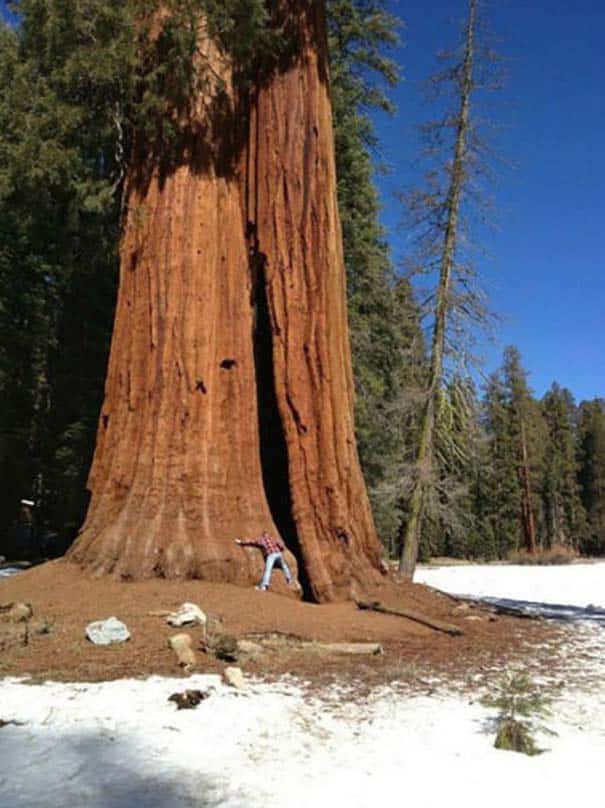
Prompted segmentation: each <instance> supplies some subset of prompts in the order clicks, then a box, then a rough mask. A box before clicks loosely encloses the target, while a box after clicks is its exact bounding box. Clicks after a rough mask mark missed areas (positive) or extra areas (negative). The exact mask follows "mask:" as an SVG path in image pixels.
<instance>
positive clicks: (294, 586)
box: [288, 578, 302, 592]
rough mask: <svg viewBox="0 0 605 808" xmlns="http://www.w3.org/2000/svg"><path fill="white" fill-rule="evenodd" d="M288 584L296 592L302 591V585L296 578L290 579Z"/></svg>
mask: <svg viewBox="0 0 605 808" xmlns="http://www.w3.org/2000/svg"><path fill="white" fill-rule="evenodd" d="M288 586H289V587H290V589H294V591H295V592H302V586H301V585H300V584H299V583H298V581H297V580H295V579H294V578H292V579H291V580H289V581H288Z"/></svg>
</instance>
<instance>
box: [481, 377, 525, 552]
mask: <svg viewBox="0 0 605 808" xmlns="http://www.w3.org/2000/svg"><path fill="white" fill-rule="evenodd" d="M483 406H484V424H485V430H486V433H487V435H488V457H487V462H486V466H485V468H486V477H487V479H488V480H489V483H488V485H487V486H486V490H485V492H484V493H485V498H484V500H483V501H482V502H483V503H484V505H483V507H484V513H486V514H487V519H488V521H489V523H490V525H491V533H492V535H493V542H494V549H495V553H496V555H497V557H498V558H505V557H506V555H507V553H509V552H510V551H511V550H516V549H518V547H519V546H520V544H521V524H520V519H519V514H520V512H521V490H520V486H519V476H518V453H517V446H516V444H515V439H514V433H513V430H512V425H511V413H510V408H509V406H508V397H507V395H506V389H505V385H504V381H503V378H502V371H501V370H500V371H498V372H497V373H494V374H492V375H491V376H490V377H489V379H488V381H487V385H486V391H485V398H484V404H483Z"/></svg>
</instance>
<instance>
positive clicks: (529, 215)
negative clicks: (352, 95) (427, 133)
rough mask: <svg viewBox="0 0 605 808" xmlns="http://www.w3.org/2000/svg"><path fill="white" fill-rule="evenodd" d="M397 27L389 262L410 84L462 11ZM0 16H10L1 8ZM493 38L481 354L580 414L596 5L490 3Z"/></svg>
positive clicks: (416, 107) (594, 238) (588, 298)
mask: <svg viewBox="0 0 605 808" xmlns="http://www.w3.org/2000/svg"><path fill="white" fill-rule="evenodd" d="M387 5H388V7H389V9H390V10H391V11H392V12H393V13H395V14H396V15H397V16H399V17H400V18H402V19H403V20H404V21H405V28H404V30H403V41H404V45H403V47H402V48H401V49H399V50H398V51H397V52H396V53H395V54H394V56H395V58H396V59H397V61H398V62H399V63H400V64H401V67H402V72H403V75H404V78H405V80H404V81H403V82H402V83H401V85H400V86H399V87H398V88H397V89H396V90H395V91H394V92H393V97H394V100H395V101H396V103H397V106H398V108H399V112H398V114H397V116H396V117H395V118H391V119H387V118H386V117H385V116H377V129H378V134H379V136H380V139H381V141H382V147H383V155H382V157H383V159H384V161H385V162H386V163H387V164H389V165H390V167H391V173H390V175H389V176H384V177H380V178H379V184H380V190H381V194H382V200H383V204H384V211H383V221H384V223H385V225H386V226H387V228H388V230H389V234H390V236H389V237H390V240H391V243H392V245H393V252H394V255H395V257H400V256H401V245H402V243H403V239H404V234H403V233H401V231H399V232H398V230H397V225H398V222H399V221H400V217H401V211H400V209H399V206H398V203H397V202H396V201H395V200H394V198H393V193H394V192H395V191H397V190H401V188H402V187H403V186H404V185H405V184H407V183H409V182H410V180H411V179H412V174H411V169H410V165H411V162H412V159H413V157H414V154H415V145H414V143H415V139H414V138H415V135H414V126H415V125H416V124H418V123H420V122H421V121H422V120H423V119H424V118H425V117H426V114H427V110H426V108H425V107H424V106H423V105H422V103H421V100H420V93H419V90H418V82H419V80H421V79H423V78H425V77H426V76H427V75H428V74H429V73H430V72H431V71H432V69H433V68H434V65H435V62H434V54H435V52H436V51H437V50H439V49H441V48H447V47H448V45H449V44H451V43H452V41H453V38H454V37H455V33H456V29H455V26H454V24H453V19H452V18H453V17H455V16H462V15H463V14H464V10H465V5H466V3H465V2H464V0H433V1H432V2H429V1H428V0H427V2H424V3H419V2H415V1H414V0H387ZM0 11H1V12H2V13H3V15H4V14H5V12H6V5H5V3H4V1H3V0H0ZM490 19H491V22H492V27H493V29H494V30H495V32H496V33H497V34H498V35H499V36H500V37H501V39H502V42H501V44H500V46H499V50H500V52H501V53H502V54H503V56H505V57H506V59H507V61H508V73H509V77H508V80H507V83H506V87H505V90H504V91H503V92H501V93H500V94H499V96H497V98H496V99H495V100H496V101H497V102H498V109H497V119H498V121H499V122H501V123H503V124H505V126H506V129H505V131H504V132H503V134H502V135H501V136H500V150H501V153H502V154H503V156H504V157H505V158H507V159H508V160H510V161H511V162H513V163H515V165H516V167H515V169H514V170H511V171H504V172H502V174H501V178H500V181H499V184H498V187H497V188H496V189H495V197H496V206H497V209H498V210H499V230H498V231H497V232H495V233H493V234H491V235H489V237H488V239H487V244H486V247H487V248H488V250H489V252H490V253H491V260H490V262H489V263H488V264H487V265H486V266H485V274H486V277H487V288H488V291H489V293H490V296H491V301H492V308H493V309H494V310H495V311H496V312H497V313H498V314H500V315H501V316H502V317H503V318H505V321H504V323H503V324H502V325H500V326H499V328H498V333H497V339H498V342H497V344H496V345H490V344H489V343H487V342H486V344H485V345H484V346H483V348H482V353H483V354H484V355H485V357H486V370H488V371H491V370H493V369H494V368H495V367H497V365H498V364H499V363H500V357H501V353H502V348H503V347H504V346H505V345H507V344H514V345H516V346H517V347H518V348H519V350H520V351H521V353H522V356H523V359H524V363H525V366H526V367H527V369H528V370H529V372H530V382H531V384H532V386H533V388H534V390H535V392H536V394H537V395H542V394H543V393H544V392H545V390H546V389H547V388H548V387H549V386H550V384H551V382H552V381H553V380H556V381H558V382H559V383H560V384H561V385H563V386H566V387H569V388H570V389H571V391H572V392H573V393H574V395H575V396H576V398H577V399H578V400H581V399H583V398H592V397H594V396H597V395H600V396H605V328H604V327H603V322H604V316H603V306H604V303H605V273H604V270H605V247H604V244H605V238H604V237H603V236H604V235H605V233H604V231H605V202H604V194H605V148H604V146H605V91H604V80H605V46H604V45H603V42H604V33H605V2H603V0H525V2H523V0H492V12H491V14H490Z"/></svg>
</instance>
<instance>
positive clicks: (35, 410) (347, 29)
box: [0, 0, 605, 559]
mask: <svg viewBox="0 0 605 808" xmlns="http://www.w3.org/2000/svg"><path fill="white" fill-rule="evenodd" d="M128 5H129V4H127V3H126V4H114V3H107V2H105V0H103V2H99V0H84V1H83V2H80V3H79V4H78V5H77V9H75V8H72V4H70V3H64V2H59V0H46V1H45V2H43V1H42V0H22V2H20V3H18V4H16V6H15V10H16V12H17V13H18V15H19V19H20V22H19V23H18V24H16V25H14V26H8V25H5V26H3V28H2V29H1V30H0V133H1V136H0V335H1V336H0V402H1V407H0V537H4V538H3V539H0V554H4V553H5V550H6V547H8V546H10V542H11V541H12V539H11V538H10V537H11V536H13V535H14V532H15V530H16V525H17V523H18V521H19V518H20V517H19V508H20V505H19V503H20V500H21V499H23V498H26V499H31V500H33V501H34V502H35V503H36V505H35V509H34V511H35V518H36V525H37V529H38V530H39V531H45V530H48V531H54V532H56V533H58V534H59V537H60V540H59V542H58V544H59V545H60V546H63V547H65V546H67V545H68V544H69V543H70V542H71V541H72V540H73V538H74V537H75V535H76V533H77V531H78V529H79V527H80V526H81V524H82V522H83V519H84V515H85V512H86V506H87V492H86V479H87V474H88V470H89V468H90V463H91V458H92V453H93V449H94V443H95V435H96V429H97V422H98V418H99V413H100V408H101V403H102V399H103V388H104V380H105V372H106V366H107V359H108V351H109V345H110V339H111V331H112V325H113V316H114V307H115V299H116V290H117V281H118V243H119V236H120V228H121V221H122V214H123V211H122V191H123V179H124V176H125V165H126V162H127V159H128V155H129V153H130V151H131V149H132V140H133V131H134V130H135V127H136V126H140V125H141V122H143V123H145V121H148V122H149V121H152V120H155V119H156V116H157V114H158V109H160V102H159V101H158V99H160V98H161V87H162V84H163V83H164V82H166V81H168V80H169V73H170V68H169V64H170V63H169V62H168V63H167V65H168V66H167V67H166V70H165V72H164V73H161V72H157V73H156V74H154V75H153V76H152V77H147V78H148V82H147V84H146V85H145V87H144V88H142V86H141V79H140V72H137V71H139V70H140V64H139V63H138V62H137V59H138V58H139V56H138V55H137V54H136V53H134V45H133V42H134V40H135V37H133V36H132V29H131V27H129V26H130V23H129V19H128V18H126V16H125V11H124V8H125V7H126V6H128ZM327 10H328V27H329V48H330V61H331V80H332V85H331V92H332V105H333V114H334V125H335V148H336V163H337V176H338V196H339V205H340V216H341V221H342V230H343V239H344V253H345V263H346V270H347V283H348V313H349V327H350V337H351V345H352V351H353V363H354V375H355V388H356V412H355V416H356V431H357V438H358V447H359V453H360V459H361V463H362V467H363V472H364V476H365V480H366V483H367V486H368V489H369V493H370V498H371V503H372V508H373V513H374V520H375V523H376V527H377V530H378V533H379V536H380V539H381V541H382V543H383V546H384V548H385V555H387V556H389V557H397V556H399V554H400V552H401V544H402V541H403V536H404V534H405V526H406V522H407V519H408V508H409V505H408V502H409V495H410V490H411V487H412V484H413V477H414V472H413V463H414V458H415V457H416V455H417V448H418V440H419V430H420V413H421V410H422V401H423V390H424V389H425V387H426V380H427V374H428V373H429V371H430V368H429V358H428V357H429V348H430V345H429V340H428V339H427V335H426V330H425V322H424V319H423V318H424V313H423V310H422V309H421V306H420V303H419V299H418V297H419V296H418V294H417V293H416V292H415V287H414V285H413V284H412V282H411V281H410V280H409V278H408V277H407V276H404V275H403V274H401V273H400V271H399V269H398V268H397V267H396V266H395V265H394V261H393V259H392V256H391V253H390V250H389V246H388V241H387V236H386V233H385V231H384V229H383V227H382V226H381V224H380V209H381V201H380V199H379V196H378V192H377V189H376V185H375V181H374V171H375V169H374V154H375V149H376V146H377V141H376V132H375V131H374V127H373V124H372V118H371V114H372V111H373V110H374V109H376V108H380V109H383V110H389V109H390V108H391V104H390V102H389V98H388V87H389V85H392V84H394V83H395V82H396V81H397V66H396V65H395V64H394V63H393V61H392V60H391V59H390V58H389V48H390V47H392V46H393V45H394V44H395V42H396V41H397V40H396V38H397V31H398V29H399V27H400V23H399V21H397V20H396V19H394V18H393V17H391V16H390V15H389V14H388V13H387V12H386V10H385V9H384V8H383V4H382V3H381V2H378V1H376V2H367V0H363V1H362V0H328V2H327ZM243 36H244V35H243ZM438 44H439V43H438ZM179 45H182V42H181V40H179V39H178V38H177V37H175V40H174V42H172V43H171V49H170V48H169V49H168V51H167V53H168V55H169V57H170V58H171V59H172V58H174V59H178V46H179ZM266 47H270V43H267V45H266ZM175 54H176V55H175ZM167 58H168V57H167ZM137 77H138V78H137ZM503 282H505V281H503ZM562 383H564V380H562ZM436 424H437V426H436V433H435V457H436V464H435V466H434V468H433V469H432V480H431V486H430V495H428V496H427V499H426V502H425V512H424V521H423V529H422V535H421V543H420V557H421V558H427V557H429V556H435V555H448V556H454V557H459V558H476V559H503V558H507V557H509V556H510V555H511V553H517V552H519V551H527V552H533V551H535V550H540V549H543V550H548V549H549V548H553V547H559V546H562V547H564V548H567V549H568V550H569V551H570V552H577V553H580V554H582V555H602V554H605V400H604V399H601V398H597V399H594V400H591V401H582V402H580V403H576V402H575V401H574V399H573V396H572V394H571V393H570V392H569V390H567V389H566V388H565V387H564V386H562V385H560V384H558V383H554V384H553V385H552V387H551V389H550V390H549V391H548V392H547V393H546V394H545V395H544V397H543V398H542V399H540V400H538V399H536V397H535V396H534V395H533V393H532V391H531V389H530V387H529V385H528V381H527V372H526V371H525V369H524V368H523V364H522V358H521V354H520V352H519V351H518V350H517V349H516V348H514V347H509V348H507V349H506V351H505V352H504V357H503V361H502V366H501V368H500V369H499V370H498V371H497V372H496V373H494V374H493V375H492V376H490V377H489V378H488V379H487V381H486V383H485V386H484V389H483V390H481V391H479V390H477V389H476V387H475V386H474V384H473V382H472V381H471V379H470V378H469V377H468V376H467V375H463V374H462V373H461V372H460V373H459V372H455V371H454V372H451V373H450V374H449V375H448V377H447V380H446V381H445V383H444V390H443V394H442V395H441V396H440V397H439V405H438V409H437V413H436ZM3 541H4V542H5V544H6V547H4V546H3V543H2V542H3Z"/></svg>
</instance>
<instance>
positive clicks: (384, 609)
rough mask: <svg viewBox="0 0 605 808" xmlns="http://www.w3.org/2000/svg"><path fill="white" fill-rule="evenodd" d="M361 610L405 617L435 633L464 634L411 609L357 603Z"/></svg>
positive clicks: (452, 626)
mask: <svg viewBox="0 0 605 808" xmlns="http://www.w3.org/2000/svg"><path fill="white" fill-rule="evenodd" d="M356 603H357V607H358V608H359V609H364V610H367V611H372V612H380V613H381V614H392V615H395V616H396V617H405V618H407V619H408V620H413V621H414V622H415V623H421V624H422V625H423V626H428V627H429V628H432V629H434V630H435V631H443V632H444V633H445V634H450V635H451V636H452V637H457V636H460V635H461V634H464V631H462V629H461V628H459V627H458V626H454V625H452V624H451V623H443V622H441V620H434V619H433V618H432V617H427V615H425V614H422V613H421V612H415V611H412V610H411V609H391V608H390V607H388V606H383V605H382V603H380V602H379V601H377V600H375V601H371V602H369V601H361V600H358V601H356Z"/></svg>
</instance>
